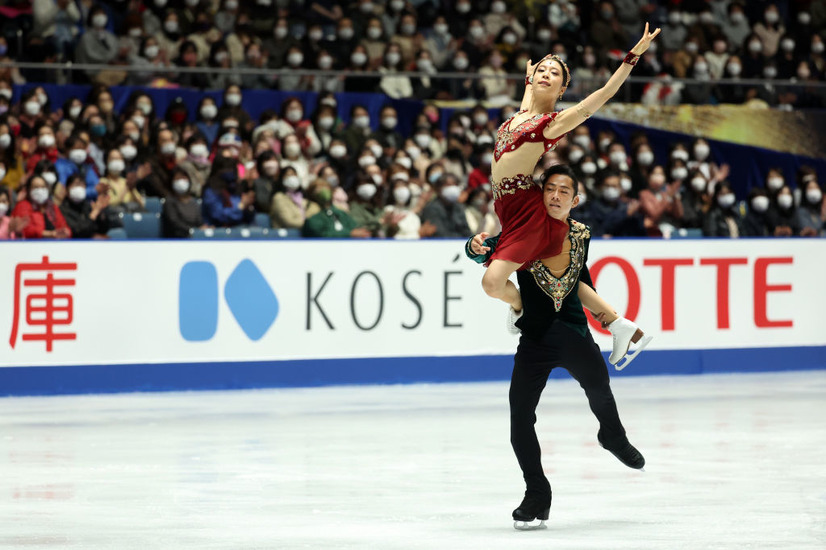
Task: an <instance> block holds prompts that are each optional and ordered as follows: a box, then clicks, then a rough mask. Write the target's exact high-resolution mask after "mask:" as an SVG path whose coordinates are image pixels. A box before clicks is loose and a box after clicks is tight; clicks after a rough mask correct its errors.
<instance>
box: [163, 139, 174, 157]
mask: <svg viewBox="0 0 826 550" xmlns="http://www.w3.org/2000/svg"><path fill="white" fill-rule="evenodd" d="M161 154H162V155H166V156H169V155H174V154H175V144H174V143H172V142H171V141H169V142H167V143H164V144H163V145H161Z"/></svg>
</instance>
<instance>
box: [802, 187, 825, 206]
mask: <svg viewBox="0 0 826 550" xmlns="http://www.w3.org/2000/svg"><path fill="white" fill-rule="evenodd" d="M822 198H823V192H822V191H821V190H820V189H809V190H808V191H806V200H807V201H809V202H810V203H812V204H819V203H820V199H822Z"/></svg>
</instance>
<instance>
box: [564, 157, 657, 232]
mask: <svg viewBox="0 0 826 550" xmlns="http://www.w3.org/2000/svg"><path fill="white" fill-rule="evenodd" d="M597 181H598V183H597V186H596V189H595V193H594V194H595V197H593V199H592V200H590V201H588V202H589V203H590V204H591V213H590V217H591V225H590V227H591V235H592V236H594V237H634V236H644V235H645V230H644V228H643V216H642V212H641V210H640V203H639V201H637V200H636V199H628V198H627V197H625V196H624V195H625V191H624V190H623V188H622V179H621V176H620V173H619V172H617V171H616V170H611V169H609V170H604V171H602V172H600V174H599V177H598V180H597ZM577 221H579V218H577Z"/></svg>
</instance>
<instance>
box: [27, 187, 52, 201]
mask: <svg viewBox="0 0 826 550" xmlns="http://www.w3.org/2000/svg"><path fill="white" fill-rule="evenodd" d="M29 195H30V196H31V199H32V202H34V203H35V204H43V203H44V202H46V201H47V200H49V190H48V189H46V188H45V187H38V188H36V189H32V190H31V191H30V192H29Z"/></svg>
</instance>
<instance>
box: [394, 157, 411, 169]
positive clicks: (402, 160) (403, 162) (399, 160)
mask: <svg viewBox="0 0 826 550" xmlns="http://www.w3.org/2000/svg"><path fill="white" fill-rule="evenodd" d="M396 162H397V163H399V164H401V165H402V166H404V167H405V168H407V169H408V170H410V169H411V168H412V167H413V161H412V160H410V159H409V158H407V157H399V158H397V159H396Z"/></svg>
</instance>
